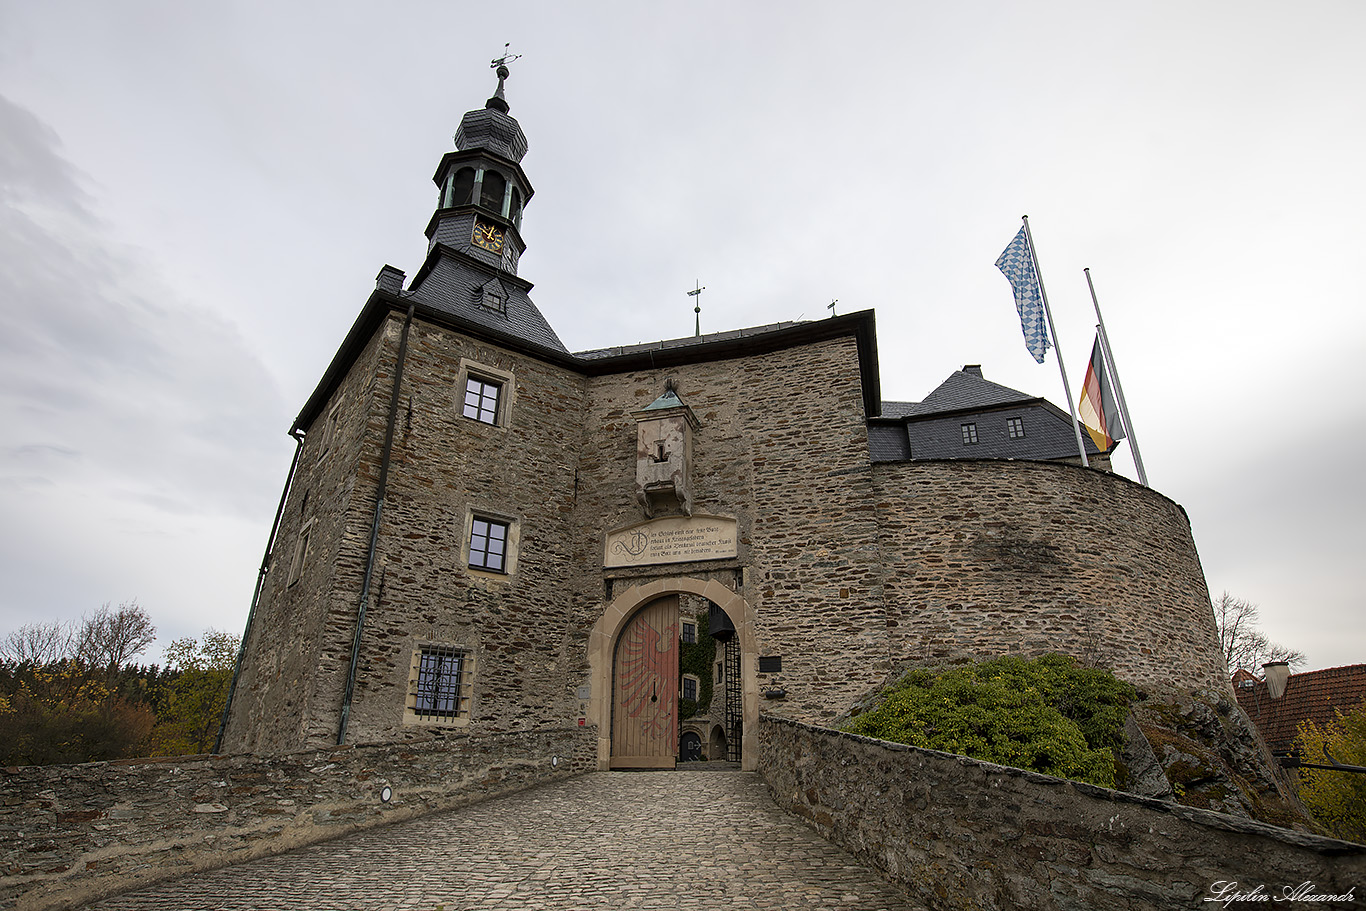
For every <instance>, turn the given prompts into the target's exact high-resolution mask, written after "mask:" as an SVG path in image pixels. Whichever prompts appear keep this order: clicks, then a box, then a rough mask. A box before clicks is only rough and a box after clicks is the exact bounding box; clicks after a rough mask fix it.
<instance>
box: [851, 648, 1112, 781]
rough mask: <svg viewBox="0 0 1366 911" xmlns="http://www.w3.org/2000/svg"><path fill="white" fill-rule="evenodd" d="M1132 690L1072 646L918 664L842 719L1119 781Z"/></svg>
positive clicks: (903, 738)
mask: <svg viewBox="0 0 1366 911" xmlns="http://www.w3.org/2000/svg"><path fill="white" fill-rule="evenodd" d="M1134 697H1135V690H1134V688H1133V687H1132V686H1130V685H1129V684H1127V683H1123V682H1121V681H1120V680H1117V679H1116V678H1115V677H1114V675H1113V674H1110V673H1109V672H1108V671H1102V670H1096V669H1093V668H1083V667H1079V666H1078V665H1077V663H1076V661H1074V660H1073V659H1072V658H1069V657H1067V656H1066V655H1045V656H1043V657H1042V658H1037V659H1035V660H1033V661H1026V660H1024V659H1022V658H1009V657H1008V658H997V659H994V660H992V661H985V662H982V663H980V664H975V665H966V666H963V667H955V668H950V669H937V670H924V669H922V670H914V671H911V672H909V673H908V674H906V675H905V676H904V677H902V678H901V679H900V680H898V681H897V682H896V683H895V684H893V685H892V686H891V687H889V688H888V689H887V690H886V691H885V693H884V694H883V697H882V699H881V701H880V702H879V703H878V705H877V707H876V708H874V709H873V710H871V711H868V712H865V713H863V714H862V715H859V716H857V717H856V718H854V719H853V720H852V721H850V722H849V723H848V724H847V725H845V727H844V729H845V730H846V731H849V732H851V733H855V734H863V735H865V736H868V737H876V738H878V739H880V740H890V741H893V742H896V743H906V744H910V745H912V746H917V747H925V748H927V749H932V750H943V751H944V752H948V753H959V754H962V755H964V756H971V757H973V758H975V759H982V760H985V761H987V762H995V763H1000V764H1001V765H1008V766H1013V767H1015V768H1020V769H1031V770H1033V771H1036V772H1043V773H1045V774H1047V775H1056V776H1058V777H1060V778H1072V779H1075V780H1077V781H1086V782H1090V783H1091V784H1096V785H1101V786H1103V787H1107V788H1112V787H1114V786H1115V760H1114V753H1113V750H1114V748H1115V747H1118V746H1121V745H1122V744H1123V742H1124V719H1125V717H1126V716H1127V715H1128V713H1129V704H1130V703H1131V702H1132V701H1133V700H1134Z"/></svg>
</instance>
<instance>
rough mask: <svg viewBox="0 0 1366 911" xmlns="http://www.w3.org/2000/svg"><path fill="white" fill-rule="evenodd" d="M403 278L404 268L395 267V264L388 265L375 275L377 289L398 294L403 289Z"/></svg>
mask: <svg viewBox="0 0 1366 911" xmlns="http://www.w3.org/2000/svg"><path fill="white" fill-rule="evenodd" d="M403 278H404V275H403V270H402V269H395V268H394V267H393V266H388V265H386V266H385V267H384V268H383V269H380V270H379V275H376V276H375V290H376V291H386V292H388V293H389V294H397V293H399V292H400V291H402V290H403Z"/></svg>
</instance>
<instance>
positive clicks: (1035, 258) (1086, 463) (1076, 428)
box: [1021, 215, 1091, 468]
mask: <svg viewBox="0 0 1366 911" xmlns="http://www.w3.org/2000/svg"><path fill="white" fill-rule="evenodd" d="M1021 217H1022V219H1023V220H1024V229H1025V239H1026V240H1028V241H1029V259H1030V261H1031V262H1032V263H1033V264H1034V277H1035V278H1036V279H1038V281H1039V297H1041V298H1042V299H1043V313H1044V316H1046V317H1048V331H1049V333H1050V334H1051V335H1052V336H1053V353H1054V356H1056V357H1057V359H1058V372H1059V373H1061V374H1062V391H1063V392H1064V393H1066V394H1067V410H1068V412H1069V413H1070V414H1071V415H1072V432H1073V433H1075V434H1076V435H1077V451H1078V452H1080V453H1081V464H1082V467H1083V468H1089V467H1091V462H1090V460H1088V459H1087V458H1086V444H1085V443H1084V442H1082V439H1081V422H1079V421H1078V420H1077V406H1076V405H1074V404H1072V387H1071V386H1069V385H1068V384H1067V368H1066V367H1064V366H1063V362H1062V346H1061V345H1060V344H1058V330H1057V328H1056V327H1055V326H1054V325H1053V311H1052V310H1051V309H1050V308H1049V306H1048V292H1047V291H1045V290H1044V289H1043V272H1041V271H1040V270H1039V255H1038V254H1037V253H1035V252H1034V235H1033V234H1032V233H1030V230H1029V216H1028V215H1024V216H1021Z"/></svg>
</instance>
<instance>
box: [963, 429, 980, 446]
mask: <svg viewBox="0 0 1366 911" xmlns="http://www.w3.org/2000/svg"><path fill="white" fill-rule="evenodd" d="M976 442H977V425H976V424H964V425H963V445H964V446H971V445H973V444H974V443H976Z"/></svg>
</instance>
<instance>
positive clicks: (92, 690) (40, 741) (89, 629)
mask: <svg viewBox="0 0 1366 911" xmlns="http://www.w3.org/2000/svg"><path fill="white" fill-rule="evenodd" d="M155 637H156V627H154V626H153V625H152V623H151V620H150V618H148V616H147V613H146V611H144V610H143V609H142V608H141V607H139V606H138V604H137V602H136V601H132V602H127V603H124V604H120V605H119V606H118V608H116V609H111V608H110V607H109V605H108V604H105V605H103V606H102V607H101V608H100V609H99V610H97V611H95V612H94V613H92V614H87V615H86V616H85V617H83V618H82V619H81V621H80V623H79V624H71V623H65V622H61V621H54V622H51V623H40V624H30V625H28V626H24V627H20V628H19V629H18V630H16V631H15V632H12V633H10V634H9V635H8V636H7V637H5V639H4V640H0V665H2V666H3V669H4V672H5V684H6V687H5V692H4V693H3V694H0V763H3V764H6V765H42V764H49V763H68V762H90V761H93V760H100V759H121V758H125V757H129V756H139V755H145V749H146V744H147V738H148V736H149V735H150V733H151V730H152V723H153V714H152V710H151V708H150V707H148V706H147V705H146V704H144V703H142V702H140V701H138V700H136V699H129V698H126V697H125V696H123V695H122V694H121V693H120V692H119V686H120V679H119V674H120V671H121V669H122V668H123V666H124V665H125V663H126V662H127V661H129V660H130V659H132V658H133V657H135V656H137V655H138V654H140V653H141V652H142V651H143V650H145V649H146V648H147V646H148V645H150V644H151V642H152V640H153V639H154V638H155Z"/></svg>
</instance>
